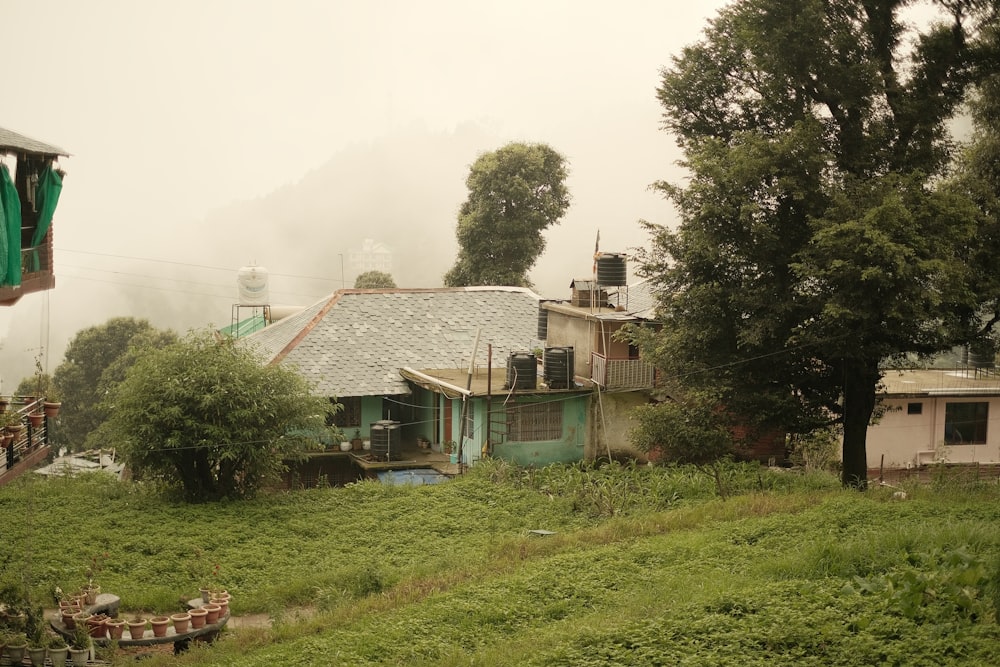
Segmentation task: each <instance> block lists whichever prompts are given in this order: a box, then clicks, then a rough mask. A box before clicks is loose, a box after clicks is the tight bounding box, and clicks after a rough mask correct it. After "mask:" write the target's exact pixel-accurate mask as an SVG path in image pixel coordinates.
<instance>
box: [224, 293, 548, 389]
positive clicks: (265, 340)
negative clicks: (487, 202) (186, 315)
mask: <svg viewBox="0 0 1000 667" xmlns="http://www.w3.org/2000/svg"><path fill="white" fill-rule="evenodd" d="M477 328H481V333H480V339H479V347H478V353H477V355H476V365H477V366H478V367H480V368H485V367H486V365H487V358H488V357H487V346H488V345H490V344H492V346H493V364H492V365H493V367H494V368H504V367H505V365H506V362H507V357H508V355H509V354H510V353H511V352H523V351H527V350H531V349H533V348H535V347H538V346H539V345H540V342H539V341H538V340H537V338H536V335H537V331H538V295H537V294H535V293H534V292H532V291H531V290H528V289H525V288H520V287H454V288H439V289H385V290H364V289H346V290H340V291H338V292H336V293H334V294H333V295H331V296H330V297H328V298H326V299H323V300H322V301H318V302H316V303H315V304H313V305H311V306H309V307H308V308H306V309H305V310H303V311H302V312H300V313H298V314H296V315H292V316H290V317H287V318H285V319H283V320H281V321H279V322H275V323H274V324H272V325H270V326H267V327H265V328H263V329H261V330H260V331H257V332H255V333H253V334H250V335H249V336H246V337H244V338H241V339H239V340H240V341H241V342H242V343H244V344H249V345H252V346H253V347H255V348H256V349H257V350H258V351H259V352H261V353H262V354H263V356H264V358H265V360H266V361H267V362H268V363H281V364H288V365H293V366H296V367H297V368H298V369H299V371H300V372H301V373H302V374H303V375H304V376H305V377H306V378H307V379H308V380H309V381H311V382H312V383H313V384H314V385H315V388H314V392H315V393H317V394H320V395H323V396H338V397H344V396H378V395H393V394H406V393H409V386H408V384H407V383H406V381H405V380H404V379H403V378H402V376H401V375H400V374H399V370H400V369H401V368H403V367H404V366H410V367H412V368H467V367H468V364H469V356H470V355H471V354H472V347H473V344H474V342H475V338H476V330H477Z"/></svg>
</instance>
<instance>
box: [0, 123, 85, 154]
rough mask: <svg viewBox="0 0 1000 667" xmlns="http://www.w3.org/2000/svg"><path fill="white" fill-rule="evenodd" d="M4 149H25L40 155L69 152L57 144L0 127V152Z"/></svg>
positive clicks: (4, 150)
mask: <svg viewBox="0 0 1000 667" xmlns="http://www.w3.org/2000/svg"><path fill="white" fill-rule="evenodd" d="M6 151H25V152H27V153H40V154H42V155H53V156H54V155H69V153H67V152H66V151H64V150H63V149H61V148H59V147H58V146H53V145H51V144H46V143H44V142H41V141H38V140H37V139H32V138H31V137H26V136H24V135H23V134H18V133H17V132H14V131H12V130H5V129H4V128H2V127H0V152H6Z"/></svg>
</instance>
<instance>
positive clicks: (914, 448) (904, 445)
mask: <svg viewBox="0 0 1000 667" xmlns="http://www.w3.org/2000/svg"><path fill="white" fill-rule="evenodd" d="M963 402H966V403H976V402H986V403H988V404H989V421H988V426H987V430H986V443H985V444H961V445H959V444H956V445H945V444H944V440H945V432H944V422H945V406H946V405H947V404H948V403H963ZM910 403H920V404H921V410H920V414H908V411H907V405H908V404H910ZM883 404H884V405H885V407H887V408H889V411H888V412H886V414H885V415H884V416H883V417H882V419H881V420H880V421H879V423H878V424H875V425H873V426H869V427H868V443H867V454H868V467H869V468H878V467H879V466H880V465H884V466H885V467H886V468H905V467H907V464H909V465H911V466H917V465H921V464H926V463H934V462H935V460H937V459H939V458H941V457H943V459H944V460H945V461H946V462H948V463H1000V397H961V398H958V397H944V396H930V397H921V398H902V399H895V398H894V399H886V400H885V401H884V403H883ZM883 456H884V457H885V458H884V463H883Z"/></svg>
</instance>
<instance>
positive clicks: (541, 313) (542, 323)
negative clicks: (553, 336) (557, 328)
mask: <svg viewBox="0 0 1000 667" xmlns="http://www.w3.org/2000/svg"><path fill="white" fill-rule="evenodd" d="M548 337H549V311H548V310H547V309H545V308H543V307H542V304H538V340H545V339H546V338H548Z"/></svg>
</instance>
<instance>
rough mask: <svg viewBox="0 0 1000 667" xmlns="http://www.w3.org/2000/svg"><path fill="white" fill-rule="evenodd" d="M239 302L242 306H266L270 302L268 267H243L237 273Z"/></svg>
mask: <svg viewBox="0 0 1000 667" xmlns="http://www.w3.org/2000/svg"><path fill="white" fill-rule="evenodd" d="M236 286H237V292H238V293H237V303H238V304H239V305H241V306H266V305H268V304H269V303H270V294H269V293H268V285H267V269H265V268H264V267H263V266H244V267H241V268H240V270H239V272H238V273H237V275H236Z"/></svg>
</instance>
